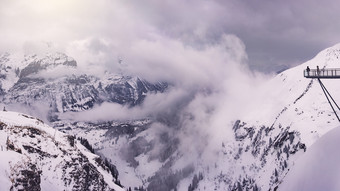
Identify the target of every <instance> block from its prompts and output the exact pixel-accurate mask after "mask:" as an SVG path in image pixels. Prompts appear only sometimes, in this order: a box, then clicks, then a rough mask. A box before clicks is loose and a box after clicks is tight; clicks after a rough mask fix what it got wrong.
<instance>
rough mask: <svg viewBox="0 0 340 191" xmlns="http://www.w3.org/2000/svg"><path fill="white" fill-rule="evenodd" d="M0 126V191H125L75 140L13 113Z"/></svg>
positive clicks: (2, 118) (0, 119)
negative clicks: (22, 190)
mask: <svg viewBox="0 0 340 191" xmlns="http://www.w3.org/2000/svg"><path fill="white" fill-rule="evenodd" d="M0 126H1V128H0V129H1V130H0V137H1V142H0V149H1V150H0V152H1V159H0V177H1V184H0V190H10V189H11V190H12V189H13V190H20V189H24V190H40V189H41V190H56V191H57V190H124V189H123V188H121V187H120V186H118V185H116V184H115V183H114V178H113V177H112V175H111V174H110V172H109V171H108V170H107V168H105V166H103V164H102V163H101V162H100V160H99V157H98V156H97V155H94V154H92V153H90V152H89V151H88V150H87V149H86V148H85V147H84V146H82V145H81V144H80V143H79V142H78V141H77V140H75V137H72V136H69V135H66V134H64V133H61V132H59V131H57V130H55V129H53V128H51V127H49V126H48V125H46V124H45V123H44V122H42V121H41V120H39V119H36V118H34V117H31V116H28V115H25V114H20V113H16V112H6V111H1V112H0Z"/></svg>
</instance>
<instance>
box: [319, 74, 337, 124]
mask: <svg viewBox="0 0 340 191" xmlns="http://www.w3.org/2000/svg"><path fill="white" fill-rule="evenodd" d="M318 81H319V84H320V86H321V89H322V91H323V93H324V94H325V96H326V98H327V101H328V103H329V105H330V106H331V108H332V110H333V112H334V114H335V116H336V118H338V121H339V122H340V118H339V116H338V114H337V113H336V111H335V109H334V107H333V105H332V103H331V101H330V100H329V98H328V96H327V93H328V95H329V97H331V99H332V101H333V102H334V103H335V105H336V106H337V107H338V109H339V106H338V105H337V104H336V102H335V101H334V99H333V98H332V96H331V94H330V93H329V92H328V91H327V89H326V87H325V85H323V83H322V82H321V80H320V78H318ZM339 110H340V109H339Z"/></svg>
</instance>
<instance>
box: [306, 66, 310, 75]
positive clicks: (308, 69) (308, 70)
mask: <svg viewBox="0 0 340 191" xmlns="http://www.w3.org/2000/svg"><path fill="white" fill-rule="evenodd" d="M306 71H307V75H308V76H309V72H310V68H309V66H307V69H306Z"/></svg>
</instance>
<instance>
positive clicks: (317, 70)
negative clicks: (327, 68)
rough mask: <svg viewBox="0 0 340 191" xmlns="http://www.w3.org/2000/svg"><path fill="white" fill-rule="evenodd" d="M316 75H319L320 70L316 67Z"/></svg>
mask: <svg viewBox="0 0 340 191" xmlns="http://www.w3.org/2000/svg"><path fill="white" fill-rule="evenodd" d="M316 74H317V75H320V68H319V66H316Z"/></svg>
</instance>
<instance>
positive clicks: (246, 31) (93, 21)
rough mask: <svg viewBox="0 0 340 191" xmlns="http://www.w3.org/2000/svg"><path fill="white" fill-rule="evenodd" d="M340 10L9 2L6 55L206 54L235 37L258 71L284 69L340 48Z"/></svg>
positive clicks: (314, 5)
mask: <svg viewBox="0 0 340 191" xmlns="http://www.w3.org/2000/svg"><path fill="white" fill-rule="evenodd" d="M338 7H340V3H339V2H338V1H335V0H334V1H332V0H326V1H322V3H321V2H320V1H316V0H300V1H293V0H286V1H277V0H261V1H260V0H252V1H246V0H162V1H159V0H138V1H133V0H121V1H118V0H97V1H92V0H52V1H45V0H31V1H26V0H15V1H13V0H1V1H0V29H1V30H0V31H1V32H0V34H1V38H0V51H13V50H19V49H20V50H24V51H25V52H30V51H33V52H34V51H37V49H39V46H40V45H39V43H42V42H52V43H53V47H54V48H56V49H59V50H63V51H65V52H67V53H68V54H71V56H74V55H80V54H82V55H84V54H86V55H89V52H90V54H93V55H96V56H94V57H91V58H86V59H93V61H95V60H96V59H98V58H100V59H101V60H102V61H103V62H110V59H112V58H115V57H122V58H125V57H127V58H128V57H129V51H131V49H133V48H132V47H135V46H136V44H138V45H140V46H141V43H142V42H143V41H147V42H155V41H156V42H159V41H161V42H164V41H163V39H166V40H167V41H169V40H170V41H171V40H174V41H176V42H179V43H182V44H183V46H185V47H187V46H189V47H193V48H195V49H198V50H200V49H204V48H206V47H207V46H210V45H215V44H216V43H217V44H218V43H219V42H220V41H221V39H223V36H224V35H226V34H227V35H230V34H232V35H235V36H236V37H238V38H240V39H241V41H242V42H243V43H244V45H245V50H246V54H247V55H248V60H247V64H249V65H250V67H251V68H256V69H258V70H260V71H266V72H268V71H277V70H279V69H281V68H282V67H283V66H292V65H296V64H299V63H302V62H304V61H307V60H309V59H311V58H312V57H314V56H315V54H316V53H318V52H319V51H321V50H322V49H324V48H327V47H329V46H332V45H334V44H336V43H338V42H340V35H339V31H340V30H339V29H340V25H339V24H338V22H339V21H338V20H339V15H340V11H338ZM160 39H161V40H160ZM37 42H39V43H38V44H37ZM136 42H138V43H136ZM163 45H164V46H166V44H163ZM140 46H139V47H140ZM86 51H88V52H86ZM73 54H74V55H73ZM108 55H110V56H109V57H108ZM98 56H99V57H98ZM74 57H77V56H74ZM79 59H80V60H81V58H79ZM84 59H85V58H84ZM135 59H137V60H138V58H135ZM130 60H131V61H132V60H134V59H130ZM134 61H135V60H134Z"/></svg>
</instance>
